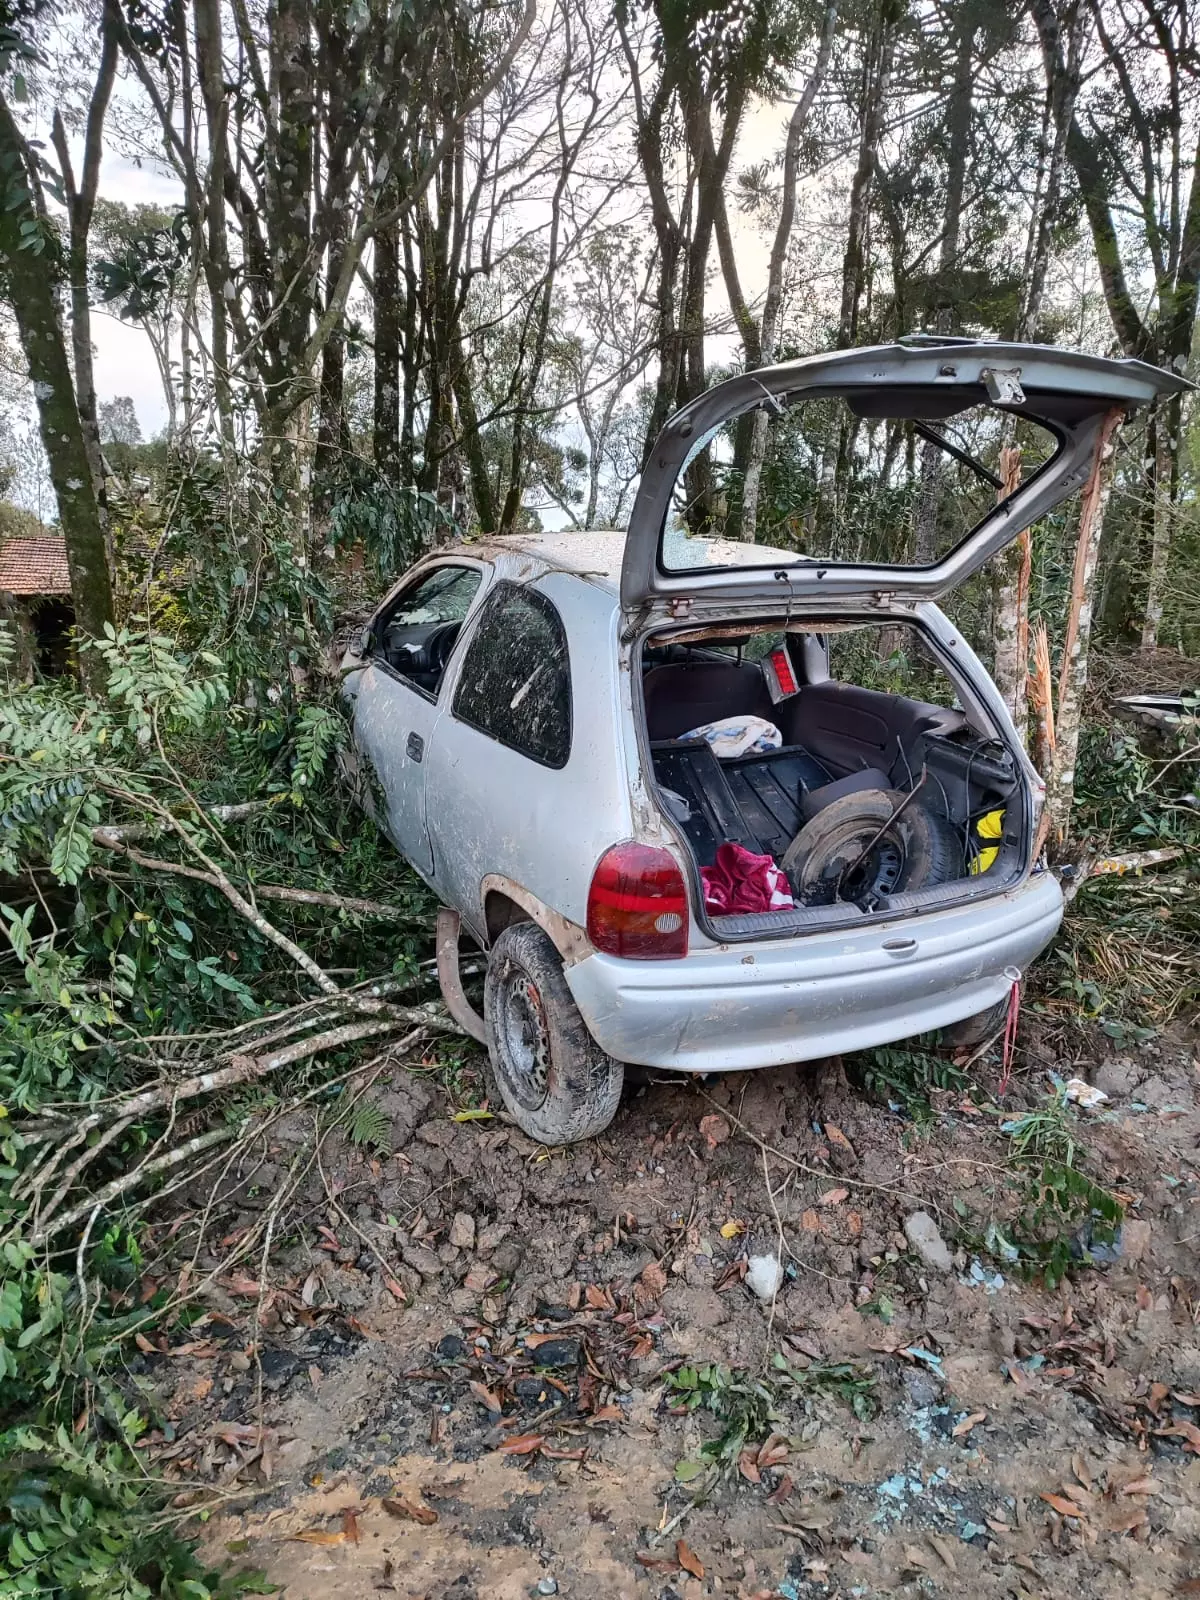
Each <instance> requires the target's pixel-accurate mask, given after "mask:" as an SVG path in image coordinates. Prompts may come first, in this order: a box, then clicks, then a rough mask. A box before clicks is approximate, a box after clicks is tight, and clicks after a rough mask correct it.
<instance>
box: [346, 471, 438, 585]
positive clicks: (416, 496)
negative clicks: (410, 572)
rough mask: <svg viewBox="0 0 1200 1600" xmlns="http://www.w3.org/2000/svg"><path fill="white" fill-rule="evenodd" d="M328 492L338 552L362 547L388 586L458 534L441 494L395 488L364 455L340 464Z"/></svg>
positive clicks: (404, 487) (402, 486)
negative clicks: (427, 553)
mask: <svg viewBox="0 0 1200 1600" xmlns="http://www.w3.org/2000/svg"><path fill="white" fill-rule="evenodd" d="M325 492H326V493H327V494H328V496H329V498H330V505H331V509H330V517H329V538H330V543H331V544H332V545H333V546H334V548H335V549H338V550H349V549H352V548H353V547H354V546H355V545H360V546H361V547H362V549H363V551H364V553H365V555H366V558H367V560H368V562H369V563H370V564H371V567H372V568H373V569H374V571H375V573H376V574H377V575H378V577H379V578H381V579H382V580H383V581H384V582H390V581H391V580H392V579H393V578H395V577H397V576H398V575H399V574H400V573H401V572H403V571H404V569H405V568H406V567H408V566H411V564H412V563H413V562H414V561H415V560H416V559H417V557H418V556H419V555H423V554H424V552H425V551H426V550H428V549H430V548H431V547H432V546H433V545H434V544H435V543H437V541H438V539H439V537H441V538H443V539H444V538H446V537H448V536H449V535H450V534H452V533H453V532H454V531H455V525H454V522H453V519H452V518H451V517H450V515H449V514H448V512H447V511H446V510H445V508H444V507H443V506H442V505H441V504H440V502H439V501H438V499H437V496H436V495H432V494H425V493H423V492H422V491H421V490H419V489H417V488H415V487H414V486H412V485H409V484H396V483H391V482H390V481H389V480H388V479H387V478H384V477H382V476H381V475H380V474H379V473H378V472H377V471H376V470H375V467H374V466H373V464H372V463H371V462H369V461H365V460H363V459H362V458H361V457H358V456H351V457H348V458H345V459H344V460H343V461H342V462H341V463H340V465H339V469H338V477H337V479H336V480H335V481H334V482H333V483H331V484H329V485H328V486H327V487H326V490H325Z"/></svg>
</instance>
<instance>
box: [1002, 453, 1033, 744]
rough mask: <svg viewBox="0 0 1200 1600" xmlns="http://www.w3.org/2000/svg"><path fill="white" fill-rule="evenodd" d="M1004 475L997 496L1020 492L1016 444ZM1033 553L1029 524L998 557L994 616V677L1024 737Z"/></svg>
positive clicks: (1004, 459)
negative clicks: (1030, 579)
mask: <svg viewBox="0 0 1200 1600" xmlns="http://www.w3.org/2000/svg"><path fill="white" fill-rule="evenodd" d="M1000 478H1001V488H1000V490H999V492H998V494H997V499H998V500H1000V501H1005V500H1007V499H1008V498H1009V497H1010V496H1011V495H1013V494H1015V493H1016V491H1017V489H1018V488H1019V486H1020V483H1021V452H1020V450H1018V449H1017V448H1016V446H1015V445H1005V446H1004V447H1003V449H1002V450H1001V452H1000ZM1031 557H1032V544H1031V541H1030V535H1029V529H1028V528H1025V529H1023V530H1022V532H1021V533H1020V535H1019V536H1018V537H1017V538H1016V539H1014V540H1013V542H1012V544H1010V545H1009V547H1008V549H1007V550H1005V551H1003V552H1002V553H1001V554H1000V556H999V557H998V558H997V582H996V585H995V590H994V601H993V618H992V636H993V639H994V643H995V668H994V672H993V677H994V678H995V680H996V687H997V688H998V689H999V691H1000V693H1001V694H1002V695H1003V697H1004V703H1005V705H1006V706H1007V707H1008V709H1009V712H1010V714H1011V716H1012V719H1013V722H1014V723H1015V724H1016V728H1017V732H1018V733H1019V734H1020V736H1021V739H1022V741H1024V738H1025V728H1026V722H1027V712H1026V706H1027V695H1026V684H1027V682H1028V677H1029V578H1030V567H1031Z"/></svg>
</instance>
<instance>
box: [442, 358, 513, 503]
mask: <svg viewBox="0 0 1200 1600" xmlns="http://www.w3.org/2000/svg"><path fill="white" fill-rule="evenodd" d="M454 395H455V399H456V400H457V402H458V415H459V419H460V421H461V423H462V448H463V453H464V454H465V456H466V458H467V475H468V478H469V481H470V484H471V499H472V500H473V501H474V502H475V520H476V522H477V523H478V524H479V530H480V532H481V533H495V532H496V508H495V505H494V503H493V500H494V497H493V495H492V480H491V478H490V477H489V476H488V465H487V457H486V456H485V455H484V452H483V436H482V435H481V433H480V431H479V416H478V412H477V408H476V405H475V396H474V394H473V393H472V390H471V365H470V362H469V361H468V359H467V353H466V351H465V350H464V349H463V344H462V339H461V338H458V339H456V340H455V342H454ZM517 505H518V507H519V506H520V500H519V498H518V501H517ZM506 514H507V512H506ZM505 531H507V532H509V533H511V532H512V531H513V529H512V528H507V529H506V530H505Z"/></svg>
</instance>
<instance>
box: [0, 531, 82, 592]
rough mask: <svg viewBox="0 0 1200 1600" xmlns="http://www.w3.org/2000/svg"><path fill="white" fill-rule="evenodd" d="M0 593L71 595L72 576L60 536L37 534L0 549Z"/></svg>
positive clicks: (12, 542)
mask: <svg viewBox="0 0 1200 1600" xmlns="http://www.w3.org/2000/svg"><path fill="white" fill-rule="evenodd" d="M0 590H4V591H5V592H7V593H8V594H28V595H38V594H70V592H71V575H70V573H69V572H68V571H67V546H66V543H65V541H64V540H63V537H62V535H61V534H60V533H39V534H37V535H35V536H34V537H33V538H27V539H9V540H7V541H6V542H5V543H4V544H3V545H0Z"/></svg>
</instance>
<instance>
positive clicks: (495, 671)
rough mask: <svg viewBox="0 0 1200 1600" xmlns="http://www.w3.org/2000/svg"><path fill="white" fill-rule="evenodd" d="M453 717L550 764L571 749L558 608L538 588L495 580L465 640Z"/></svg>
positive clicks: (562, 760)
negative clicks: (469, 639)
mask: <svg viewBox="0 0 1200 1600" xmlns="http://www.w3.org/2000/svg"><path fill="white" fill-rule="evenodd" d="M454 715H455V716H456V717H457V718H458V720H459V721H460V722H465V723H468V724H469V725H470V726H471V727H472V728H478V730H479V731H480V733H486V734H487V735H488V736H489V738H492V739H496V740H498V741H499V743H500V744H506V745H508V746H509V748H510V749H512V750H519V751H520V752H521V754H522V755H525V756H528V757H529V758H530V760H532V761H538V762H540V763H541V764H542V766H544V767H565V766H566V764H567V757H568V756H569V755H570V753H571V668H570V662H569V660H568V657H567V636H566V633H565V632H564V631H563V625H562V620H561V618H560V617H559V615H558V612H557V611H556V610H555V609H554V607H553V606H552V605H551V604H550V602H549V600H547V599H546V597H545V595H541V594H538V592H537V591H536V589H520V588H518V587H517V586H516V585H515V584H511V583H500V584H497V586H496V589H495V592H494V593H493V594H491V595H490V596H489V597H488V599H487V601H486V602H485V604H484V607H483V610H482V612H481V613H480V617H479V621H478V623H477V625H476V628H475V632H474V633H473V634H472V635H471V641H470V643H469V644H468V645H467V653H466V656H465V658H464V660H463V666H462V673H461V675H460V677H459V680H458V690H457V692H456V693H455V696H454Z"/></svg>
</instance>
